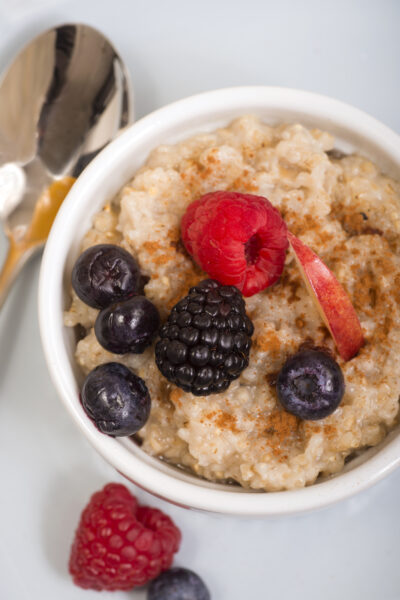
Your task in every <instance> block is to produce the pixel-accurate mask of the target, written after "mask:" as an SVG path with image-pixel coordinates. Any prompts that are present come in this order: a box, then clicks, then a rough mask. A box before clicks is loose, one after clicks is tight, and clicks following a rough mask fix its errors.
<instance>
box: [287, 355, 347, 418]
mask: <svg viewBox="0 0 400 600" xmlns="http://www.w3.org/2000/svg"><path fill="white" fill-rule="evenodd" d="M276 389H277V393H278V398H279V400H280V402H281V404H282V406H283V407H284V408H285V410H287V411H288V412H290V413H292V414H294V415H296V416H297V417H300V418H301V419H305V420H310V421H314V420H317V419H324V418H325V417H327V416H328V415H330V414H331V413H333V412H334V411H335V410H336V409H337V407H338V406H339V404H340V401H341V399H342V397H343V394H344V378H343V374H342V371H341V369H340V367H339V365H338V364H337V362H336V361H335V360H333V358H331V357H330V356H328V355H327V354H325V353H324V352H320V351H319V350H302V351H300V352H298V353H297V354H295V355H293V356H291V357H290V358H289V359H288V360H287V361H286V362H285V364H284V365H283V368H282V370H281V372H280V373H279V375H278V381H277V384H276Z"/></svg>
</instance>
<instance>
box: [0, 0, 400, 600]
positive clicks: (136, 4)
mask: <svg viewBox="0 0 400 600" xmlns="http://www.w3.org/2000/svg"><path fill="white" fill-rule="evenodd" d="M68 21H82V22H86V23H89V24H92V25H94V26H96V27H98V28H100V29H101V30H102V31H103V32H105V33H106V34H107V35H108V36H109V37H110V39H111V40H112V41H113V42H114V43H115V44H116V46H117V47H118V49H119V50H120V52H121V54H122V56H123V57H124V59H125V60H126V63H127V66H128V68H129V70H130V71H131V73H132V76H133V81H134V85H135V91H136V116H137V117H141V116H143V115H145V114H146V113H148V112H149V111H151V110H153V109H155V108H158V107H160V106H162V105H164V104H166V103H168V102H170V101H172V100H175V99H178V98H181V97H184V96H187V95H190V94H193V93H196V92H199V91H203V90H208V89H212V88H217V87H224V86H230V85H244V84H272V85H284V86H290V87H298V88H304V89H306V90H312V91H316V92H320V93H323V94H327V95H330V96H333V97H336V98H339V99H342V100H345V101H347V102H350V103H352V104H354V105H356V106H358V107H360V108H362V109H364V110H366V111H367V112H369V113H371V114H372V115H374V116H375V117H377V118H379V119H380V120H382V121H383V122H384V123H386V124H387V125H389V126H390V127H392V128H393V129H394V130H395V131H397V132H400V110H399V96H400V78H399V77H400V36H399V33H398V31H399V25H400V2H399V1H396V0H392V1H390V0H380V1H371V0H364V1H362V0H359V1H354V0H348V1H346V0H336V1H335V2H321V0H313V1H309V0H302V1H301V2H300V1H296V0H292V1H289V0H275V1H273V2H272V1H267V0H265V1H261V0H260V1H259V2H257V1H256V0H245V1H241V2H237V1H235V0H223V1H219V2H218V0H201V1H199V2H190V0H187V1H186V2H184V1H178V0H165V1H162V0H158V1H155V0H136V1H135V0H112V1H106V0H103V1H102V0H64V1H62V0H61V1H60V0H58V1H54V0H53V1H52V0H0V68H4V66H5V65H6V64H7V62H8V60H10V58H11V57H12V55H13V54H14V52H16V51H17V50H18V49H19V48H20V47H21V45H22V44H23V43H24V42H25V41H27V40H28V39H29V38H30V37H32V36H33V35H36V34H37V33H39V32H40V31H41V30H42V29H44V28H46V27H49V26H52V25H54V24H59V23H62V22H68ZM4 252H5V241H4V239H3V238H0V256H3V255H4ZM39 264H40V258H39V257H37V258H36V259H34V260H33V261H32V262H31V263H30V265H29V267H28V268H27V269H26V270H25V273H24V276H23V278H21V280H20V281H18V283H17V285H16V286H15V288H14V290H13V293H12V294H11V297H10V298H9V301H8V302H7V304H6V306H5V307H4V309H3V311H2V312H1V314H0V469H1V470H0V472H1V481H2V484H1V493H0V599H1V600H28V599H29V600H50V599H51V600H54V599H57V600H90V599H91V598H93V599H94V598H99V595H98V593H96V592H90V591H83V590H81V589H79V588H77V587H75V586H74V585H73V584H72V582H71V580H70V578H69V575H68V573H67V560H68V554H69V547H70V543H71V539H72V536H73V531H74V528H75V526H76V524H77V521H78V517H79V514H80V512H81V510H82V508H83V506H84V504H85V503H86V501H87V499H88V497H89V496H90V494H91V493H92V492H94V491H95V490H97V489H99V488H100V487H102V486H103V485H104V484H105V483H107V482H109V481H113V480H114V481H115V480H122V478H121V477H119V476H118V475H117V474H116V473H115V472H114V471H113V469H112V468H111V467H109V466H108V465H106V464H105V463H104V462H103V461H102V460H101V459H100V458H99V456H98V455H97V454H96V453H95V451H94V450H93V449H92V448H91V447H89V445H88V443H87V442H86V441H85V439H84V438H83V437H82V435H81V434H80V433H79V431H78V430H77V429H76V427H75V425H74V424H73V423H72V421H71V419H70V417H69V416H68V415H67V413H66V412H65V410H64V408H63V407H62V405H61V403H60V402H59V400H58V398H57V395H56V392H55V390H54V388H53V386H52V384H51V382H50V379H49V376H48V373H47V370H46V365H45V362H44V357H43V353H42V349H41V345H40V339H39V330H38V323H37V302H36V288H37V279H38V271H39ZM130 487H131V489H133V490H134V488H133V486H130ZM134 491H135V490H134ZM136 491H137V494H138V496H139V498H140V499H141V500H142V501H143V502H147V503H150V504H153V505H155V506H159V507H161V508H163V509H164V510H165V511H166V512H168V513H169V514H170V515H171V516H172V517H173V518H174V519H175V520H176V522H177V523H178V524H179V526H180V527H181V529H182V532H183V544H182V549H181V551H180V552H179V554H178V556H177V558H176V563H177V564H181V565H186V566H188V567H190V568H192V569H194V570H195V571H197V572H198V573H199V574H201V575H202V576H203V577H204V579H205V580H206V581H207V583H208V585H209V587H210V590H211V592H212V598H213V600H247V599H250V598H257V599H258V598H260V599H264V598H265V599H271V600H275V599H279V600H292V599H293V598H297V599H300V600H302V599H304V600H306V599H307V600H320V599H321V598H323V599H324V600H337V599H343V600H347V599H355V600H358V599H363V600H378V599H379V600H397V599H399V598H400V568H399V553H400V518H399V512H400V501H399V494H400V471H397V472H395V473H393V474H392V475H390V476H389V477H387V478H386V479H385V480H384V481H382V482H381V483H379V484H378V485H376V486H375V487H373V488H372V489H370V490H369V491H367V492H364V493H362V494H361V495H358V496H357V497H354V498H353V499H351V500H349V501H346V502H342V503H341V504H339V505H336V506H335V507H333V508H330V509H327V510H324V511H322V512H319V513H314V514H310V515H307V516H302V517H292V518H281V519H277V520H274V521H271V520H265V519H264V520H261V519H258V520H238V519H235V518H228V517H217V516H212V515H207V514H201V513H195V512H189V511H185V510H183V509H179V508H176V507H173V506H170V505H168V504H167V503H165V502H162V501H160V500H157V499H155V498H153V497H151V496H149V495H148V494H145V493H144V492H142V491H139V490H136ZM103 596H104V598H107V597H110V598H114V599H115V600H122V599H123V598H132V600H133V599H134V598H135V599H137V600H140V599H144V598H145V595H144V593H142V592H135V593H114V594H113V595H111V594H110V595H109V596H108V594H107V593H104V594H101V598H103Z"/></svg>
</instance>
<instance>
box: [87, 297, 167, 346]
mask: <svg viewBox="0 0 400 600" xmlns="http://www.w3.org/2000/svg"><path fill="white" fill-rule="evenodd" d="M159 326H160V315H159V313H158V310H157V308H156V307H155V306H154V304H153V303H152V302H150V300H148V299H147V298H145V297H144V296H133V298H130V299H129V300H125V302H119V303H117V304H113V305H111V306H109V307H108V308H104V309H103V310H102V311H100V312H99V314H98V315H97V319H96V322H95V324H94V332H95V334H96V337H97V340H98V342H99V344H101V345H102V346H103V348H105V349H106V350H108V351H109V352H114V353H115V354H126V353H127V352H132V353H133V354H141V353H142V352H143V351H144V350H145V348H147V346H149V345H150V344H151V342H152V341H153V340H154V338H155V336H156V335H157V331H158V328H159Z"/></svg>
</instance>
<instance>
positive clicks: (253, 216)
mask: <svg viewBox="0 0 400 600" xmlns="http://www.w3.org/2000/svg"><path fill="white" fill-rule="evenodd" d="M181 230H182V240H183V243H184V244H185V247H186V249H187V251H188V252H189V254H191V255H192V257H193V259H194V260H195V261H196V262H197V263H198V264H199V265H200V267H201V268H202V269H203V270H204V271H206V273H208V274H209V275H210V277H213V278H215V279H217V280H218V281H219V282H220V283H222V284H224V285H234V286H236V287H237V288H238V289H239V290H240V291H241V292H242V293H243V295H244V296H252V295H253V294H256V293H257V292H260V291H261V290H264V289H265V288H266V287H268V286H270V285H272V284H273V283H275V281H277V280H278V279H279V277H280V275H281V273H282V271H283V266H284V263H285V254H286V248H287V246H288V241H287V230H286V225H285V222H284V221H283V219H282V217H281V216H280V214H279V212H278V211H277V210H276V208H274V207H273V206H272V204H271V203H270V202H269V201H268V200H267V199H266V198H263V197H262V196H253V195H251V194H240V193H238V192H212V193H210V194H206V195H205V196H202V197H201V198H199V199H198V200H196V201H195V202H193V203H192V204H190V205H189V207H188V209H187V210H186V213H185V214H184V216H183V218H182V221H181Z"/></svg>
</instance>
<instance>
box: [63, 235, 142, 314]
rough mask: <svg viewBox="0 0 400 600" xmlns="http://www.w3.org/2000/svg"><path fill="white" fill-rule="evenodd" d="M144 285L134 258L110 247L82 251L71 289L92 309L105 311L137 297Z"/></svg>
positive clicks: (110, 245) (74, 270)
mask: <svg viewBox="0 0 400 600" xmlns="http://www.w3.org/2000/svg"><path fill="white" fill-rule="evenodd" d="M142 284H143V281H142V278H141V275H140V271H139V267H138V264H137V262H136V261H135V259H134V258H133V256H131V255H130V254H129V252H127V251H126V250H124V249H123V248H120V247H119V246H114V245H113V244H98V245H97V246H91V247H90V248H88V249H87V250H85V251H84V252H83V253H82V254H81V255H80V257H79V258H78V260H77V261H76V263H75V265H74V268H73V270H72V287H73V288H74V290H75V292H76V293H77V295H78V296H79V298H80V299H81V300H82V301H83V302H85V303H86V304H88V305H89V306H92V307H93V308H105V307H106V306H109V305H110V304H112V303H114V302H118V301H120V300H126V299H127V298H130V297H131V296H133V295H134V294H137V293H138V292H139V291H140V288H141V287H142Z"/></svg>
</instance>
